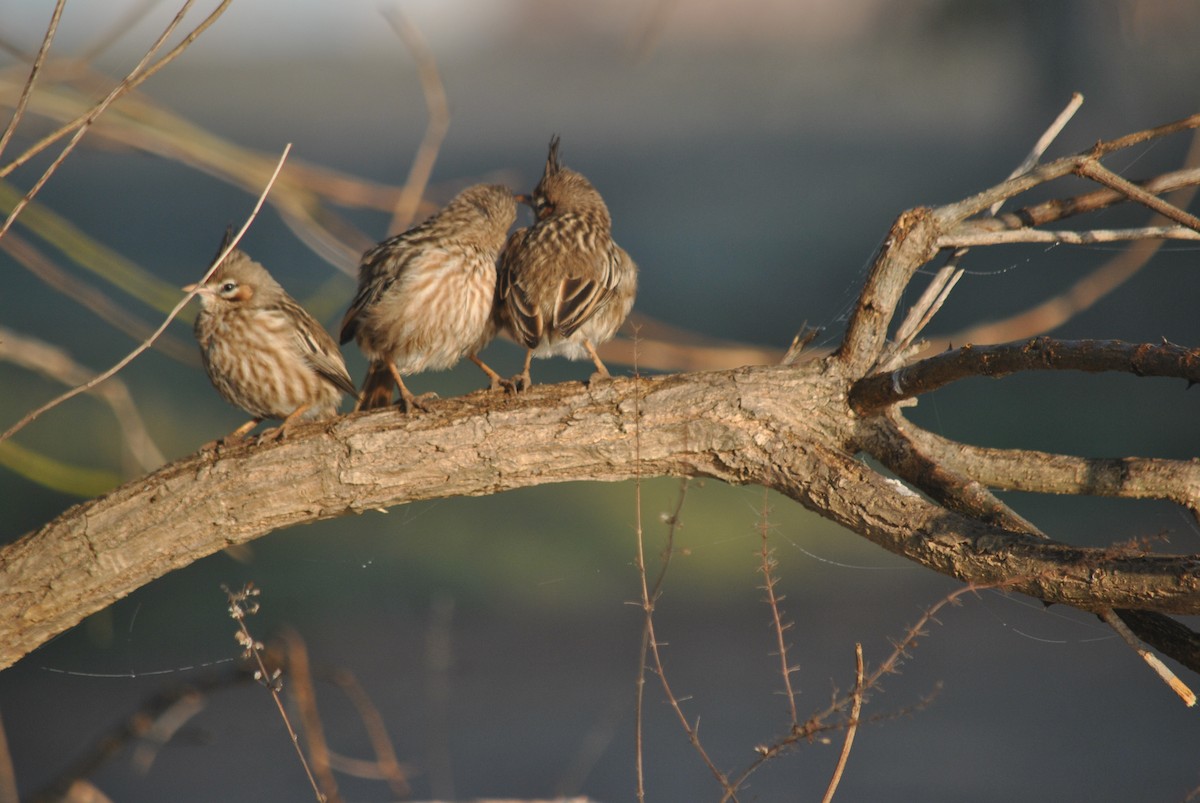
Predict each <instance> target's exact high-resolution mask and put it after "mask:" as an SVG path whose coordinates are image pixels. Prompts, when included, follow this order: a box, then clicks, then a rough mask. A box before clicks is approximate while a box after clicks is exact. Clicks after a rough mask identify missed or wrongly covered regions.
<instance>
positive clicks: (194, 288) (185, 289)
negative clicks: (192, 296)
mask: <svg viewBox="0 0 1200 803" xmlns="http://www.w3.org/2000/svg"><path fill="white" fill-rule="evenodd" d="M179 289H180V290H182V291H183V292H185V293H194V292H196V291H197V290H199V289H200V285H198V284H185V285H184V286H183V287H181V288H179Z"/></svg>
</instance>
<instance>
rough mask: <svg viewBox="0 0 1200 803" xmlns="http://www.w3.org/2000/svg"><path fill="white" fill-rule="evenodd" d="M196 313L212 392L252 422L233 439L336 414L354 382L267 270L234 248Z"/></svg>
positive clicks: (325, 337)
mask: <svg viewBox="0 0 1200 803" xmlns="http://www.w3.org/2000/svg"><path fill="white" fill-rule="evenodd" d="M184 289H185V290H188V291H191V290H197V291H198V292H197V295H198V297H199V299H200V303H201V309H200V314H199V315H197V316H196V328H195V331H196V340H197V341H198V342H199V343H200V355H201V357H202V358H203V360H204V369H205V371H207V372H208V378H209V379H210V380H212V383H213V386H214V387H215V388H216V389H217V392H218V393H220V394H221V396H223V397H224V398H225V400H226V401H228V402H230V403H231V404H234V405H237V406H238V407H241V408H242V409H243V410H245V411H246V412H248V413H250V415H252V416H254V420H252V421H250V422H248V423H247V424H245V425H243V426H242V427H239V428H238V429H237V430H236V431H235V432H234V433H233V435H232V436H231V437H233V438H235V439H236V438H238V437H241V436H242V435H245V434H246V433H247V432H249V431H250V430H251V429H253V428H254V426H255V425H256V424H258V423H259V422H260V421H262V420H263V419H267V418H280V419H283V420H284V425H283V426H282V427H280V429H279V433H278V434H279V436H282V435H283V434H284V433H285V432H286V427H287V425H288V424H289V423H291V422H292V421H293V420H297V419H314V418H328V417H330V416H333V415H336V414H337V410H338V405H339V404H340V403H341V400H342V394H343V393H349V394H351V395H353V394H354V383H353V382H351V381H350V375H349V374H348V373H347V372H346V364H345V362H344V361H343V360H342V354H341V352H340V351H339V350H338V347H337V344H336V343H334V342H333V338H332V337H330V335H329V333H328V332H326V331H325V328H324V327H323V326H321V324H320V323H318V322H317V321H316V319H314V318H313V317H312V316H311V315H309V314H308V312H306V311H305V310H304V308H303V307H301V306H300V305H299V304H298V303H296V300H295V299H293V298H292V297H291V296H290V295H288V294H287V291H286V290H284V289H283V288H282V287H280V286H279V283H278V282H276V281H275V280H274V279H273V278H271V275H270V274H269V273H267V271H266V269H265V268H264V267H263V266H262V265H260V264H258V263H257V262H255V261H254V260H252V259H250V257H249V256H247V255H246V254H245V253H243V252H241V251H236V250H235V251H233V252H231V253H230V254H229V256H228V257H226V259H225V261H224V262H223V263H222V264H221V266H220V267H219V268H217V270H216V272H214V273H213V275H212V276H211V277H209V279H208V281H207V282H205V283H204V284H203V285H201V286H199V287H197V286H196V285H189V286H188V287H185V288H184Z"/></svg>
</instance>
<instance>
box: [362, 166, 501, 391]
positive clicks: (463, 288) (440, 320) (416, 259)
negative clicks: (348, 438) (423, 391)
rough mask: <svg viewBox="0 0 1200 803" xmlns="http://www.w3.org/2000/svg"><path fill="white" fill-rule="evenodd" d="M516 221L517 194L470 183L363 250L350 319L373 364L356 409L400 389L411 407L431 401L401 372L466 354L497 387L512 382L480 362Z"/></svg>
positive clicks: (442, 365)
mask: <svg viewBox="0 0 1200 803" xmlns="http://www.w3.org/2000/svg"><path fill="white" fill-rule="evenodd" d="M516 218H517V201H516V198H515V196H514V195H513V194H512V192H511V191H510V190H509V189H507V188H506V187H502V186H500V185H498V184H476V185H475V186H473V187H468V188H466V189H465V190H463V191H462V192H460V193H459V194H458V195H456V196H455V197H454V198H453V199H451V201H450V203H448V204H446V206H445V207H444V208H443V209H442V210H441V211H440V212H438V213H437V214H435V215H434V216H433V217H431V218H429V219H428V220H426V221H425V222H424V223H422V224H420V225H419V226H416V227H414V228H411V229H409V230H408V231H406V232H404V233H403V234H399V235H396V236H395V237H391V238H389V239H387V240H384V241H383V242H381V243H380V244H379V245H377V246H375V247H374V248H372V249H371V250H369V251H367V252H366V253H365V254H363V259H362V264H361V265H360V266H359V271H358V294H357V295H356V296H355V297H354V300H353V301H351V302H350V308H349V309H348V310H346V315H345V317H344V318H343V319H342V333H341V342H342V343H346V342H347V341H349V340H350V339H351V338H354V339H355V340H357V341H358V346H359V348H361V349H362V352H363V354H365V355H366V356H367V358H368V359H369V360H370V361H371V364H370V367H369V368H368V370H367V376H366V379H365V380H364V381H363V388H362V392H361V393H360V394H359V399H358V405H357V407H356V408H355V409H366V410H369V409H372V408H375V407H385V406H387V405H389V404H391V403H392V390H393V388H394V387H395V388H398V389H399V391H400V400H401V404H402V405H403V407H404V410H405V412H409V411H411V410H412V408H413V407H424V405H423V404H422V402H421V401H420V400H418V399H417V398H416V397H415V396H413V394H412V393H411V392H410V391H409V389H408V388H407V387H406V386H405V384H404V379H403V377H404V376H405V375H409V374H415V373H418V372H420V371H426V370H433V371H440V370H444V369H446V368H449V367H451V366H452V365H454V364H455V363H457V362H458V361H459V360H460V359H462V358H463V357H467V358H469V359H470V360H471V361H472V362H474V363H475V364H476V365H478V366H479V368H480V370H482V371H483V372H484V373H485V374H487V375H488V378H489V379H490V380H491V386H492V388H493V389H496V388H499V387H501V386H504V385H511V383H508V382H507V381H506V380H504V379H501V378H500V375H499V374H497V373H496V372H495V371H493V370H492V369H491V368H489V367H488V366H487V365H486V364H485V363H484V362H483V361H482V360H480V359H479V356H478V353H479V351H480V350H482V349H483V347H484V346H486V345H487V344H488V343H490V342H491V341H492V338H493V337H495V334H496V324H495V322H494V320H493V317H492V310H493V307H494V305H495V300H496V259H497V257H499V255H500V249H501V248H502V247H503V245H504V239H505V236H506V235H507V234H508V229H509V227H510V226H512V224H513V221H514V220H516Z"/></svg>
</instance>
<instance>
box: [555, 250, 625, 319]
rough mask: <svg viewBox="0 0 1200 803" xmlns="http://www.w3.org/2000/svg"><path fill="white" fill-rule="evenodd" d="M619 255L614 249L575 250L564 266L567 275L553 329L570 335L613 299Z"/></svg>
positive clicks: (559, 296) (559, 298)
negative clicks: (590, 251)
mask: <svg viewBox="0 0 1200 803" xmlns="http://www.w3.org/2000/svg"><path fill="white" fill-rule="evenodd" d="M619 258H620V255H619V254H618V253H617V252H616V250H615V249H614V248H607V249H605V250H604V251H603V252H601V253H587V252H576V254H575V255H574V258H573V259H572V260H571V262H569V263H568V264H566V265H564V267H565V269H566V270H565V273H566V278H564V279H563V280H562V283H561V284H560V285H559V290H558V300H557V302H556V303H555V305H554V329H555V331H557V332H558V333H559V334H560V335H561V336H563V337H570V336H571V335H572V334H574V333H575V330H576V329H578V328H579V327H580V326H582V325H583V323H584V322H585V321H587V319H588V318H591V317H592V316H593V315H595V314H596V311H597V310H599V309H600V308H601V307H603V306H604V305H605V304H607V303H608V302H609V299H611V298H612V295H613V290H614V288H615V287H616V285H617V278H618V271H617V267H618V263H617V260H618V259H619Z"/></svg>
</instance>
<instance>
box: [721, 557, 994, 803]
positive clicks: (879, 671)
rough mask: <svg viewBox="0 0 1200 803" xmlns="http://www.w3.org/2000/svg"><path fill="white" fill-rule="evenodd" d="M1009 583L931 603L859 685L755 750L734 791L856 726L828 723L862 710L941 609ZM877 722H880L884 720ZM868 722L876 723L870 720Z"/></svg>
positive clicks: (961, 591) (973, 587) (973, 588)
mask: <svg viewBox="0 0 1200 803" xmlns="http://www.w3.org/2000/svg"><path fill="white" fill-rule="evenodd" d="M1011 582H1013V581H1007V582H1005V583H1000V584H995V585H967V586H963V587H962V588H958V589H956V590H954V591H952V592H950V593H949V594H947V595H946V596H945V597H942V599H940V600H938V601H937V602H936V603H934V604H933V605H932V606H931V607H929V608H927V609H925V611H924V612H923V613H922V614H921V616H920V618H918V619H917V622H916V624H914V625H912V626H911V627H909V628H908V629H907V631H905V633H904V636H903V637H901V638H900V639H899V640H898V641H894V642H892V651H891V653H889V654H888V656H887V657H886V658H885V659H884V661H883V663H881V664H880V665H879V666H878V667H877V668H876V669H875V670H874V671H873V672H871V673H870V674H869V675H866V676H865V677H863V679H862V680H861V681H860V682H856V683H855V688H854V691H853V692H851V693H850V694H845V695H840V696H835V698H834V700H833V702H831V703H830V704H829V706H828V707H826V708H825V709H824V710H822V711H818V712H817V713H815V714H813V715H812V716H810V717H809V718H808V719H807V720H806V721H805V722H803V723H801V724H800V725H799V726H797V727H794V728H792V729H791V731H790V732H789V733H788V734H787V735H786V736H783V737H782V738H780V739H778V740H777V741H775V742H774V743H772V744H770V745H761V746H759V747H756V748H755V752H757V753H758V757H757V758H755V759H754V761H753V762H751V763H750V765H749V766H747V767H746V769H744V770H742V772H741V774H740V775H738V776H737V777H736V778H735V779H734V780H733V782H732V786H733V788H734V789H738V788H741V786H742V784H744V783H745V782H746V780H747V779H748V778H749V777H750V776H751V775H753V774H754V773H755V772H757V771H758V770H759V769H761V768H762V766H763V765H764V764H766V763H767V762H768V761H770V760H771V759H774V758H776V757H777V756H779V755H781V754H782V753H783V752H784V751H786V750H788V749H790V748H792V747H794V746H796V745H797V744H799V743H800V742H806V741H811V740H812V739H814V738H815V737H816V736H818V735H819V734H821V733H823V732H827V731H833V730H840V729H844V728H848V727H849V726H850V724H851V722H852V721H853V722H855V723H857V721H858V719H859V717H858V716H853V717H851V718H849V719H847V720H842V721H838V722H832V723H831V722H829V721H828V720H829V719H830V718H831V717H833V716H834V715H836V714H838V713H839V712H842V711H845V710H846V709H848V708H849V709H851V710H853V707H854V705H855V701H856V700H858V701H859V702H858V705H859V706H860V709H861V706H862V704H863V702H865V696H866V694H867V693H868V692H870V691H873V690H875V689H878V688H879V687H880V685H881V683H882V681H883V678H884V677H885V676H887V675H891V674H895V673H897V672H899V670H900V665H901V664H902V663H903V662H904V659H906V658H908V657H909V656H910V651H911V650H912V649H913V648H914V647H916V645H917V643H918V641H919V640H920V639H921V638H922V637H924V636H925V635H926V628H927V627H928V626H929V625H930V623H933V622H937V614H938V612H939V611H941V610H942V608H944V607H946V606H947V605H958V604H959V603H958V598H959V597H961V596H963V595H964V594H970V593H977V592H978V591H980V590H982V589H985V588H1000V587H1004V586H1006V585H1008V584H1009V583H1011ZM926 703H927V701H923V702H922V703H921V705H924V704H926ZM909 710H911V709H909ZM905 713H907V711H901V712H899V713H897V714H893V715H891V716H892V717H894V716H900V715H903V714H905ZM880 719H883V717H881V718H880ZM870 721H875V720H874V719H872V720H870ZM730 799H731V798H730V796H729V795H728V794H726V796H725V797H723V798H722V799H721V803H725V801H728V800H730Z"/></svg>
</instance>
